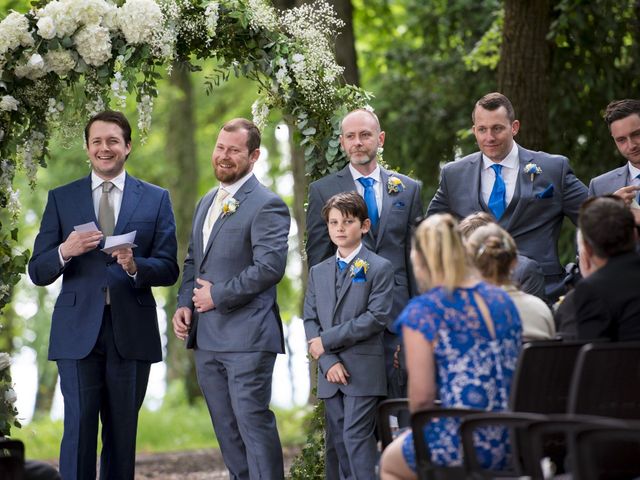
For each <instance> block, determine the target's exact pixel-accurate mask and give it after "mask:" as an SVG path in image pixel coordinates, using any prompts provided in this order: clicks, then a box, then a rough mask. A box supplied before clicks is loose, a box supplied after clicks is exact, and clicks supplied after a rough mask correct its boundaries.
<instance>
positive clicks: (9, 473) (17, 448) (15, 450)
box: [0, 437, 24, 480]
mask: <svg viewBox="0 0 640 480" xmlns="http://www.w3.org/2000/svg"><path fill="white" fill-rule="evenodd" d="M0 478H2V479H3V480H22V479H23V478H24V444H23V443H22V442H21V441H20V440H11V439H8V438H2V437H0Z"/></svg>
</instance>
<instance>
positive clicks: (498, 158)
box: [427, 93, 587, 301]
mask: <svg viewBox="0 0 640 480" xmlns="http://www.w3.org/2000/svg"><path fill="white" fill-rule="evenodd" d="M471 118H472V120H473V133H474V134H475V137H476V140H477V142H478V146H479V147H480V152H476V153H472V154H471V155H467V156H466V157H464V158H462V159H460V160H457V161H455V162H451V163H448V164H447V165H445V166H444V167H443V168H442V172H441V176H440V185H439V187H438V190H437V192H436V194H435V196H434V197H433V199H432V200H431V203H430V204H429V208H428V209H427V215H432V214H434V213H443V212H448V213H451V214H453V215H455V216H457V217H458V218H464V217H466V216H467V215H470V214H472V213H474V212H479V211H485V212H489V213H491V214H492V215H493V216H494V217H495V218H496V220H497V222H498V224H499V225H500V226H501V227H502V228H504V229H505V230H507V231H508V232H509V233H510V234H511V236H512V237H513V239H514V240H515V241H516V244H517V246H518V252H519V253H521V254H522V255H525V256H527V257H529V258H532V259H534V260H535V261H537V262H538V263H539V264H540V266H541V267H542V271H543V273H544V276H545V285H546V292H547V296H548V298H549V294H550V293H553V292H556V291H557V290H558V288H559V287H561V282H562V279H563V277H564V270H563V268H562V266H561V265H560V261H559V259H558V237H559V235H560V227H561V225H562V220H563V219H564V217H565V216H567V217H569V218H570V219H571V221H572V222H573V223H574V224H576V222H577V219H578V210H579V208H580V205H581V204H582V202H583V201H584V200H585V199H586V198H587V187H586V186H585V185H584V184H583V183H582V182H581V181H580V180H578V178H577V177H576V176H575V175H574V173H573V171H572V170H571V167H570V166H569V160H568V159H567V158H566V157H563V156H560V155H551V154H548V153H545V152H533V151H530V150H527V149H525V148H522V147H521V146H520V145H518V144H517V143H516V142H515V141H514V140H513V137H514V136H515V135H516V134H517V133H518V130H519V128H520V122H519V121H518V120H516V118H515V112H514V110H513V106H512V105H511V102H510V101H509V99H508V98H507V97H505V96H504V95H502V94H500V93H490V94H487V95H485V96H484V97H482V98H481V99H480V100H478V101H477V102H476V105H475V107H474V109H473V112H472V114H471ZM549 300H550V301H553V298H549Z"/></svg>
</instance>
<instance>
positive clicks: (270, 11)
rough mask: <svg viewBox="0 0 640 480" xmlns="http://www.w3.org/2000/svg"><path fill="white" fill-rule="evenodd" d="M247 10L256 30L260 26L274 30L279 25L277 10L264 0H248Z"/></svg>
mask: <svg viewBox="0 0 640 480" xmlns="http://www.w3.org/2000/svg"><path fill="white" fill-rule="evenodd" d="M247 12H248V13H249V23H250V25H251V27H252V28H253V29H255V30H258V29H259V28H264V29H266V30H274V29H276V28H277V26H278V16H277V15H276V10H275V9H274V8H273V6H271V5H270V4H268V3H266V2H265V1H264V0H248V2H247Z"/></svg>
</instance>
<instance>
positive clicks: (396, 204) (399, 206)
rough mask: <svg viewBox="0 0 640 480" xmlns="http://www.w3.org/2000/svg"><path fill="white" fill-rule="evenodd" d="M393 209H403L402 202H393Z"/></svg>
mask: <svg viewBox="0 0 640 480" xmlns="http://www.w3.org/2000/svg"><path fill="white" fill-rule="evenodd" d="M393 208H404V202H395V203H394V204H393Z"/></svg>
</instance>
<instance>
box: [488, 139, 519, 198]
mask: <svg viewBox="0 0 640 480" xmlns="http://www.w3.org/2000/svg"><path fill="white" fill-rule="evenodd" d="M495 163H496V162H494V161H493V160H491V159H489V157H487V156H486V155H485V154H484V153H483V154H482V171H481V173H480V189H481V192H482V200H484V203H485V204H487V205H489V197H491V190H493V184H494V183H495V181H496V174H495V172H494V171H493V169H492V168H491V165H494V164H495ZM499 165H502V172H501V175H502V179H503V180H504V184H505V187H506V194H505V204H506V205H509V203H510V202H511V200H512V199H513V194H514V193H515V191H516V184H517V182H518V172H519V171H520V162H519V159H518V145H517V144H516V142H513V147H512V148H511V151H510V152H509V153H508V155H507V156H506V157H505V158H504V159H503V160H502V161H501V162H500V163H499Z"/></svg>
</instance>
